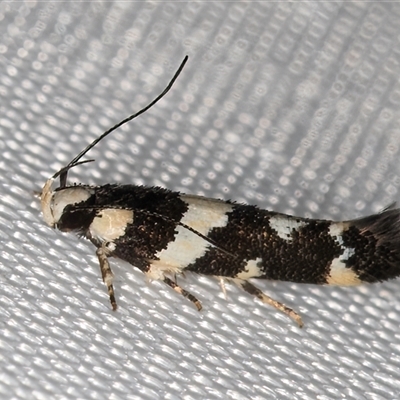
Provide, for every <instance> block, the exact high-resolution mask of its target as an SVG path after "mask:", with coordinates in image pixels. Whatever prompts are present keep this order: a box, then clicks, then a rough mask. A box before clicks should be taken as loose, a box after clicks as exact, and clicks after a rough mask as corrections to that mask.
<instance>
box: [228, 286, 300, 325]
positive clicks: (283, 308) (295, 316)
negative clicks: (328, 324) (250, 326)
mask: <svg viewBox="0 0 400 400" xmlns="http://www.w3.org/2000/svg"><path fill="white" fill-rule="evenodd" d="M236 283H237V284H240V285H241V286H242V288H243V289H244V290H245V291H246V292H247V293H250V294H252V295H254V296H256V297H257V298H259V299H260V300H261V301H262V302H263V303H266V304H269V305H271V306H272V307H275V308H276V309H278V310H279V311H282V312H283V313H285V314H286V315H288V316H289V317H290V318H292V319H293V320H295V321H296V322H297V324H298V325H299V327H300V328H302V327H303V321H302V319H301V317H300V315H299V314H297V313H296V312H295V311H293V310H292V309H291V308H289V307H286V306H285V305H284V304H282V303H280V302H279V301H277V300H274V299H272V298H271V297H269V296H267V295H266V294H264V293H263V292H262V291H261V290H260V289H258V288H257V287H255V286H254V285H253V284H251V283H250V282H249V281H243V280H236Z"/></svg>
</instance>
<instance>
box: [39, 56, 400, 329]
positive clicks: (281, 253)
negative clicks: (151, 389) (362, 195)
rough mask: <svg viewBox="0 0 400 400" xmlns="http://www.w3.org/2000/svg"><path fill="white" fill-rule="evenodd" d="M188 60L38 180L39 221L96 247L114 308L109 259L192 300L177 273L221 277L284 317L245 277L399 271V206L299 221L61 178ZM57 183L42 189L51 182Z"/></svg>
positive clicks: (303, 278)
mask: <svg viewBox="0 0 400 400" xmlns="http://www.w3.org/2000/svg"><path fill="white" fill-rule="evenodd" d="M187 59H188V57H187V56H186V57H185V59H184V60H183V62H182V63H181V65H180V67H179V69H178V70H177V72H176V73H175V75H174V77H173V78H172V80H171V81H170V83H169V84H168V86H167V87H166V88H165V90H164V91H163V92H162V93H161V94H160V95H159V96H157V97H156V98H155V99H154V100H153V101H152V102H151V103H149V104H148V105H147V106H146V107H144V108H143V109H142V110H140V111H139V112H137V113H135V114H133V115H131V116H129V117H128V118H126V119H124V120H123V121H121V122H119V123H118V124H116V125H115V126H113V127H112V128H110V129H109V130H107V131H106V132H104V133H103V134H102V135H101V136H99V137H98V138H97V139H95V140H94V141H93V142H92V143H91V144H89V145H88V146H87V147H86V148H85V149H84V150H82V151H81V152H80V153H79V154H78V155H77V156H76V157H74V158H73V159H72V161H71V162H70V163H69V164H67V165H66V166H65V167H63V168H61V169H60V170H59V171H58V172H56V173H55V174H54V175H53V176H52V177H51V178H50V179H48V180H47V181H46V183H45V184H44V186H43V189H42V192H41V195H40V196H41V207H42V212H43V218H44V220H45V222H46V223H47V224H48V225H49V226H51V227H53V228H57V229H59V230H60V231H63V232H75V233H77V234H78V235H80V236H83V237H85V238H87V239H89V240H90V241H91V242H92V243H93V244H94V245H95V247H96V255H97V257H98V260H99V264H100V270H101V275H102V278H103V281H104V283H105V284H106V286H107V289H108V294H109V297H110V302H111V305H112V308H113V309H114V310H116V308H117V303H116V300H115V294H114V288H113V274H112V271H111V268H110V263H109V259H110V258H111V257H115V258H120V259H122V260H125V261H127V262H128V263H130V264H132V265H133V266H135V267H136V268H139V269H140V270H141V271H142V272H143V273H144V274H146V275H147V277H149V278H150V279H157V280H161V281H163V282H165V283H166V284H167V285H168V286H170V287H171V288H172V289H174V290H175V291H176V292H178V293H179V294H181V295H183V296H184V297H186V298H187V299H189V300H190V301H192V302H193V303H194V305H195V306H196V307H197V309H198V310H200V309H201V307H202V306H201V304H200V302H199V300H197V298H196V297H195V296H194V295H192V294H191V293H189V292H187V291H186V290H185V289H183V288H182V287H181V286H179V285H178V284H177V282H176V279H174V277H176V275H179V274H183V273H186V272H189V271H190V272H195V273H197V274H203V275H212V276H215V277H218V278H219V279H220V280H221V281H222V282H224V281H225V280H226V281H231V282H234V283H235V284H237V285H239V286H241V287H242V288H243V289H244V290H245V291H246V292H248V293H250V294H252V295H254V296H256V297H258V298H259V299H260V300H261V301H262V302H264V303H267V304H270V305H272V306H274V307H275V308H277V309H278V310H280V311H282V312H284V313H285V314H287V315H288V316H290V317H291V318H292V319H293V320H294V321H296V322H297V324H298V325H299V326H300V327H301V326H303V322H302V319H301V317H300V315H299V314H297V313H296V312H295V311H294V310H292V309H291V308H289V307H286V306H285V305H284V304H282V303H280V302H278V301H276V300H274V299H272V298H271V297H269V296H267V295H265V294H264V293H263V292H262V291H261V290H259V289H258V288H257V287H256V286H255V285H254V284H253V283H252V282H250V280H249V279H251V278H255V279H270V280H278V281H291V282H299V283H312V284H318V285H322V284H328V285H359V284H362V283H366V282H368V283H372V282H380V281H385V280H388V279H392V278H396V277H398V276H399V275H400V210H399V209H396V208H394V207H391V208H388V209H386V210H384V211H383V212H382V213H379V214H376V215H371V216H368V217H365V218H361V219H356V220H350V221H337V222H335V221H328V220H318V219H306V218H299V217H294V216H290V215H285V214H281V213H277V212H272V211H267V210H262V209H259V208H258V207H257V206H253V205H246V204H237V203H235V202H231V201H222V200H215V199H209V198H205V197H200V196H193V195H186V194H181V193H178V192H173V191H171V190H168V189H164V188H160V187H146V186H135V185H119V184H105V185H102V186H89V185H84V184H74V185H68V184H67V174H68V172H69V170H70V169H71V168H74V167H76V166H78V165H81V164H84V163H87V162H91V161H94V160H84V161H81V158H82V157H83V156H84V155H85V154H86V153H87V152H88V151H89V150H90V149H92V148H93V147H94V146H95V145H96V144H97V143H98V142H100V140H102V139H104V138H105V137H106V136H107V135H109V134H110V133H111V132H113V131H114V130H116V129H117V128H119V127H120V126H121V125H123V124H125V123H127V122H129V121H131V120H132V119H134V118H136V117H138V116H139V115H140V114H142V113H144V112H145V111H147V110H148V109H149V108H151V107H152V106H153V105H154V104H156V103H157V102H158V101H159V100H160V99H161V98H163V97H164V96H165V95H166V94H167V92H168V91H169V90H170V89H171V87H172V85H173V84H174V82H175V80H176V79H177V77H178V76H179V74H180V73H181V71H182V69H183V67H184V65H185V63H186V62H187ZM57 178H59V179H60V181H59V186H58V187H57V188H56V189H52V187H53V184H54V180H55V179H57Z"/></svg>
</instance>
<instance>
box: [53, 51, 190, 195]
mask: <svg viewBox="0 0 400 400" xmlns="http://www.w3.org/2000/svg"><path fill="white" fill-rule="evenodd" d="M188 58H189V57H188V56H186V57H185V58H184V59H183V61H182V63H181V65H180V66H179V68H178V70H177V71H176V72H175V75H174V76H173V78H172V79H171V81H170V82H169V84H168V86H167V87H166V88H165V89H164V91H163V92H162V93H161V94H160V95H158V96H157V97H156V98H155V99H154V100H153V101H152V102H151V103H149V104H148V105H147V106H146V107H144V108H142V109H141V110H140V111H138V112H137V113H135V114H132V115H130V116H129V117H128V118H125V119H124V120H122V121H121V122H118V124H116V125H114V126H113V127H112V128H110V129H108V130H107V131H105V132H104V133H103V134H102V135H101V136H99V137H98V138H97V139H95V140H93V142H92V143H90V144H89V145H88V146H87V147H86V148H85V149H84V150H82V151H81V152H80V153H79V154H78V155H77V156H76V157H75V158H74V159H73V160H71V161H70V163H69V164H68V165H67V166H65V167H64V168H61V169H60V171H58V172H57V173H56V174H54V175H53V178H54V179H55V178H57V177H58V176H60V188H63V187H65V185H66V182H67V174H68V171H69V170H70V169H71V168H73V167H75V166H77V165H80V164H84V163H85V162H89V161H93V160H88V161H81V162H79V160H80V159H81V158H82V157H83V156H84V155H85V154H86V153H87V152H88V151H89V150H90V149H92V148H93V147H94V146H96V144H97V143H99V142H100V140H103V139H104V138H105V137H106V136H107V135H109V134H110V133H111V132H113V131H115V130H116V129H118V128H119V127H120V126H122V125H124V124H126V123H127V122H129V121H132V120H133V119H134V118H136V117H138V116H139V115H141V114H143V113H144V112H146V111H147V110H148V109H149V108H151V107H153V106H154V104H156V103H157V102H158V101H159V100H161V99H162V98H163V97H164V96H165V95H166V94H167V93H168V92H169V90H170V89H171V87H172V85H173V84H174V83H175V81H176V79H177V78H178V76H179V75H180V73H181V72H182V69H183V67H184V66H185V64H186V62H187V60H188Z"/></svg>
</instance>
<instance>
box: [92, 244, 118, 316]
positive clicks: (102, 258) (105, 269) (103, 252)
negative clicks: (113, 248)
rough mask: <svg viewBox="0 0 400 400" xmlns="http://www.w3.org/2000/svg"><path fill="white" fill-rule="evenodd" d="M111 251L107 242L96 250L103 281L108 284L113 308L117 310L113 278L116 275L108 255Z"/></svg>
mask: <svg viewBox="0 0 400 400" xmlns="http://www.w3.org/2000/svg"><path fill="white" fill-rule="evenodd" d="M109 253H110V251H109V250H108V248H107V243H103V244H102V246H101V247H99V248H98V249H97V250H96V255H97V258H98V259H99V264H100V271H101V277H102V278H103V282H104V283H105V284H106V286H107V290H108V295H109V296H110V302H111V306H112V309H113V310H114V311H115V310H116V309H117V302H116V301H115V294H114V287H113V284H112V283H113V280H114V275H113V273H112V271H111V267H110V263H109V262H108V258H107V255H108V254H109Z"/></svg>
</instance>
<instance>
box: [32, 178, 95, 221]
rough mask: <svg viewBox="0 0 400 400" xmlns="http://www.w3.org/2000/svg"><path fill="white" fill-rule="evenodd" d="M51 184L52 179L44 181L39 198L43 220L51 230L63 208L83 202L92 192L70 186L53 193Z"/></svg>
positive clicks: (87, 188)
mask: <svg viewBox="0 0 400 400" xmlns="http://www.w3.org/2000/svg"><path fill="white" fill-rule="evenodd" d="M53 182H54V178H50V179H48V180H47V181H46V183H45V184H44V186H43V189H42V194H41V196H40V201H41V205H42V212H43V219H44V220H45V222H46V223H47V224H48V225H50V226H51V227H52V228H54V227H55V226H56V225H57V223H58V221H59V220H60V218H61V216H62V215H63V213H64V209H65V207H67V206H69V205H72V204H78V203H80V202H82V201H85V200H87V199H88V198H89V197H90V196H91V195H92V194H93V190H92V189H90V188H89V187H85V186H71V187H66V188H64V189H62V190H59V191H55V192H54V191H53V190H52V188H51V186H52V184H53Z"/></svg>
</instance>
